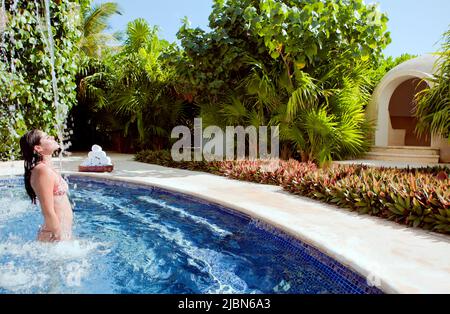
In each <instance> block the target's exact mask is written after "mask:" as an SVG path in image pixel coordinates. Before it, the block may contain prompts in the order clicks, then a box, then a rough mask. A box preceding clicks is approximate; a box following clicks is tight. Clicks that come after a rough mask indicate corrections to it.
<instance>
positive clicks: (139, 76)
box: [79, 19, 183, 149]
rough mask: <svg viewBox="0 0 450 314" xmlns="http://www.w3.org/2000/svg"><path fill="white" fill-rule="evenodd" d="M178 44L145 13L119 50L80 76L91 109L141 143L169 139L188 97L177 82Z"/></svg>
mask: <svg viewBox="0 0 450 314" xmlns="http://www.w3.org/2000/svg"><path fill="white" fill-rule="evenodd" d="M173 54H177V48H176V47H175V45H174V44H170V43H169V42H167V41H165V40H161V39H159V38H158V29H157V28H156V27H150V25H149V24H148V23H147V22H146V21H145V20H143V19H137V20H134V21H132V22H130V23H129V24H128V26H127V31H126V40H125V43H124V45H122V46H121V47H120V50H119V51H118V52H117V53H111V54H109V55H108V56H106V57H104V59H103V62H100V63H99V62H97V63H96V64H93V65H92V62H91V69H92V68H94V71H92V73H90V74H89V75H87V76H86V77H84V78H82V79H81V80H80V84H79V94H80V97H81V98H82V100H84V101H87V105H88V106H89V111H88V113H89V115H90V116H92V118H93V119H95V118H97V119H99V120H101V121H103V123H102V125H103V126H104V128H103V129H102V131H103V132H119V133H120V134H121V135H122V136H124V137H125V138H128V139H129V140H130V141H131V142H132V143H131V144H133V145H134V147H135V149H138V148H144V147H146V145H153V146H154V147H155V148H158V147H159V148H161V147H162V145H167V144H168V141H169V136H170V130H171V129H172V127H173V126H175V125H176V122H180V121H179V120H180V119H182V118H183V112H182V109H183V106H182V105H183V103H182V102H181V101H178V100H177V95H176V92H175V89H174V87H173V83H174V75H175V72H174V71H175V69H174V67H173V66H172V65H171V62H170V58H169V56H172V55H173Z"/></svg>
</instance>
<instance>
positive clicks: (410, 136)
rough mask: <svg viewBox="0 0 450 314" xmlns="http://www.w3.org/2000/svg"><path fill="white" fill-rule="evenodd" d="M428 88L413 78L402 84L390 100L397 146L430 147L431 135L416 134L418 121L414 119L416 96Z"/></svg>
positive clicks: (391, 117)
mask: <svg viewBox="0 0 450 314" xmlns="http://www.w3.org/2000/svg"><path fill="white" fill-rule="evenodd" d="M427 87H428V84H427V83H426V82H424V81H423V80H421V79H418V78H412V79H408V80H406V81H404V82H403V83H401V84H400V85H399V86H398V87H397V88H396V89H395V90H394V93H393V94H392V96H391V98H390V100H389V118H390V120H391V125H392V129H394V130H395V131H394V132H395V133H396V142H395V144H396V145H404V146H430V145H431V134H429V133H428V134H423V135H421V136H418V135H417V134H416V133H415V131H414V130H415V127H416V124H417V119H416V118H415V117H414V108H415V101H414V96H415V95H416V94H417V93H418V92H420V91H422V90H424V89H425V88H427Z"/></svg>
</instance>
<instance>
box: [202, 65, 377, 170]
mask: <svg viewBox="0 0 450 314" xmlns="http://www.w3.org/2000/svg"><path fill="white" fill-rule="evenodd" d="M246 62H247V64H248V65H249V66H250V68H251V71H250V75H248V76H247V77H246V78H245V79H244V80H243V81H242V82H241V84H240V87H242V88H244V89H245V91H244V92H243V91H241V90H236V91H235V94H234V95H232V96H230V97H229V98H228V100H227V101H225V102H224V103H221V104H219V105H218V106H219V110H218V114H217V106H212V105H207V104H206V105H202V106H201V114H202V117H203V122H204V124H205V125H208V124H216V125H222V124H224V123H226V124H228V125H230V124H231V125H233V124H234V125H243V124H245V125H255V126H259V125H264V124H269V125H274V126H279V128H280V141H281V142H280V147H281V157H282V158H288V157H293V156H296V155H297V156H299V157H300V158H301V160H303V161H315V162H317V163H319V164H323V163H325V162H327V161H331V160H332V159H333V158H335V159H342V158H346V157H353V156H357V155H359V154H361V153H362V152H364V151H367V149H368V147H369V146H368V145H369V143H368V141H366V135H367V134H368V132H369V131H370V130H371V125H370V123H369V122H367V121H366V118H365V115H364V107H365V105H366V104H367V103H368V101H369V98H370V95H371V87H372V85H373V84H372V82H371V80H370V75H369V73H368V72H369V70H370V68H369V66H368V65H367V64H365V63H361V64H356V65H354V66H353V67H352V68H351V70H348V68H347V67H342V66H341V65H339V64H337V65H335V66H334V67H331V70H329V69H328V70H327V71H325V72H324V73H319V71H317V73H314V74H313V75H314V76H316V77H319V74H321V75H320V78H319V79H314V78H313V75H311V74H309V73H307V72H304V71H303V70H302V69H294V70H292V71H287V70H286V69H285V68H283V69H282V70H281V71H277V70H272V71H269V70H268V69H267V67H265V66H264V65H263V64H262V62H259V61H258V60H255V59H252V58H249V57H247V58H246ZM280 72H281V74H279V73H280ZM338 72H342V73H339V74H338V75H337V74H336V73H338ZM335 77H339V78H340V79H339V80H337V79H335ZM214 111H216V112H214ZM205 120H206V123H205Z"/></svg>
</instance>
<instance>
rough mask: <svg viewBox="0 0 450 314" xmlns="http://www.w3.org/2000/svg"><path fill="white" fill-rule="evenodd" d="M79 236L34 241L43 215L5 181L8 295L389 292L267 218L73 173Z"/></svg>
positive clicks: (2, 255) (0, 217) (3, 248)
mask: <svg viewBox="0 0 450 314" xmlns="http://www.w3.org/2000/svg"><path fill="white" fill-rule="evenodd" d="M68 181H69V185H70V198H71V201H72V202H73V203H74V206H75V207H74V230H73V231H74V236H75V239H74V240H73V241H68V242H61V243H57V244H48V243H40V242H37V241H35V238H36V233H37V230H38V228H39V225H40V224H42V222H43V221H42V216H41V214H40V209H39V207H37V206H32V205H31V203H30V201H29V199H28V197H27V195H26V193H25V190H24V188H23V182H22V180H21V179H20V178H15V179H9V180H4V179H3V180H2V179H0V293H308V294H316V293H381V291H379V290H378V289H376V288H374V287H369V286H368V285H367V283H366V280H365V278H362V277H361V276H359V275H358V274H355V273H354V272H351V271H350V270H349V269H347V268H345V267H344V266H343V265H341V264H339V263H337V262H336V261H333V260H332V259H331V258H329V257H328V256H326V255H324V254H322V253H320V252H319V251H317V250H316V249H314V248H313V247H311V246H309V245H307V244H305V243H302V242H299V241H297V240H295V239H292V238H290V237H289V236H287V235H285V234H283V233H281V232H279V231H278V230H276V229H274V228H271V227H269V226H267V225H264V224H262V223H261V222H259V221H257V220H254V219H251V218H249V217H246V216H244V215H242V214H239V213H237V212H235V211H231V210H228V209H226V208H223V207H221V206H219V205H216V204H211V203H208V202H205V201H201V200H199V199H195V198H192V197H188V196H184V195H181V194H176V193H171V192H168V191H164V190H161V189H157V188H151V187H140V186H137V185H136V186H135V185H130V184H124V183H119V182H113V181H105V180H102V181H101V180H97V179H96V180H93V179H87V178H82V177H73V176H71V177H69V178H68Z"/></svg>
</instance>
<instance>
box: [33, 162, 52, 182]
mask: <svg viewBox="0 0 450 314" xmlns="http://www.w3.org/2000/svg"><path fill="white" fill-rule="evenodd" d="M54 176H55V174H54V173H53V171H52V170H51V169H50V168H49V167H48V166H47V165H44V164H38V165H36V166H35V167H34V168H33V170H32V171H31V179H32V180H33V179H38V178H45V179H49V178H53V177H54Z"/></svg>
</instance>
